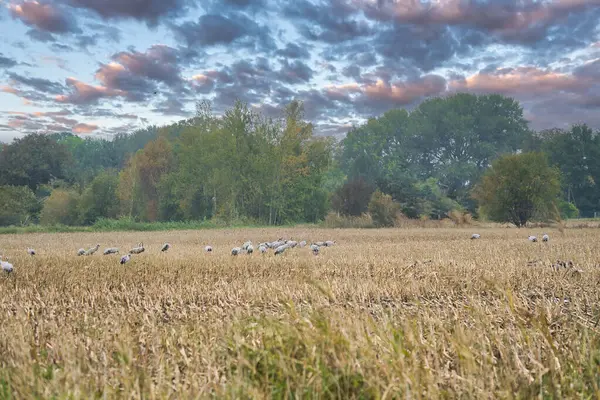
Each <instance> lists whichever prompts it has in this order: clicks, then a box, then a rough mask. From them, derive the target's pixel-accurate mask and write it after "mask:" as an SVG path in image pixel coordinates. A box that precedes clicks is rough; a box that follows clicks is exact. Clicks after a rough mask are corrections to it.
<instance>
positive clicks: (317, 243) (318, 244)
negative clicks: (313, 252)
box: [314, 242, 325, 247]
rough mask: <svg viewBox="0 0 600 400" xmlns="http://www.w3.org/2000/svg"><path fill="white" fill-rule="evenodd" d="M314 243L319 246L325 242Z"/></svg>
mask: <svg viewBox="0 0 600 400" xmlns="http://www.w3.org/2000/svg"><path fill="white" fill-rule="evenodd" d="M314 244H316V245H317V246H319V247H321V246H325V242H316V243H314Z"/></svg>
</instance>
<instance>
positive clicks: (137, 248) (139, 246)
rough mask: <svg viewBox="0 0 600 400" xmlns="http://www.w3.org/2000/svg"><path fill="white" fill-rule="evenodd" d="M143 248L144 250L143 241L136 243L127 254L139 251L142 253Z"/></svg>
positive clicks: (138, 252)
mask: <svg viewBox="0 0 600 400" xmlns="http://www.w3.org/2000/svg"><path fill="white" fill-rule="evenodd" d="M144 250H146V249H145V248H144V244H143V243H138V245H137V246H136V247H134V248H133V249H131V250H129V254H140V253H143V252H144Z"/></svg>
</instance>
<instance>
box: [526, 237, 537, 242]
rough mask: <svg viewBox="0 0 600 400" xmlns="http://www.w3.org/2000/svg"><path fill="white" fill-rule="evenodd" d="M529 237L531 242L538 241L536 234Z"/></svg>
mask: <svg viewBox="0 0 600 400" xmlns="http://www.w3.org/2000/svg"><path fill="white" fill-rule="evenodd" d="M527 239H529V241H531V242H537V238H536V237H535V236H529V237H528V238H527Z"/></svg>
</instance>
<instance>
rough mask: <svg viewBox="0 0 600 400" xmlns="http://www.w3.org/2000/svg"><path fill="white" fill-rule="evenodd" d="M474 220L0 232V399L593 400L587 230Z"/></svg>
mask: <svg viewBox="0 0 600 400" xmlns="http://www.w3.org/2000/svg"><path fill="white" fill-rule="evenodd" d="M476 230H477V231H478V232H479V233H481V235H482V238H481V239H480V240H473V241H472V240H469V237H470V234H471V233H472V232H473V231H474V229H457V228H453V229H407V230H403V229H387V230H373V229H368V230H352V229H348V230H325V229H310V228H291V229H232V230H208V231H170V232H144V233H140V232H127V233H65V234H58V233H57V234H20V235H3V236H2V237H0V251H2V253H3V254H4V255H5V256H8V257H9V258H10V260H11V262H12V263H13V264H14V266H15V273H14V274H12V275H11V276H4V275H3V276H0V293H1V294H2V301H1V302H0V399H5V398H33V397H37V398H52V397H53V396H55V397H56V398H67V397H69V396H72V398H86V399H87V398H94V397H97V398H102V397H105V398H138V399H141V398H144V399H150V398H172V399H180V398H191V397H193V398H205V397H218V398H222V397H227V398H265V397H267V398H298V397H303V398H314V397H317V398H344V399H349V398H400V397H402V398H423V399H436V398H457V397H460V398H537V397H538V396H539V398H573V397H577V398H594V397H596V398H597V397H598V396H600V388H599V386H600V326H599V324H598V320H599V318H600V290H598V287H599V283H600V266H598V263H600V231H598V230H594V229H566V230H565V231H564V234H561V233H559V232H558V231H554V230H551V231H549V232H548V233H549V234H550V237H551V240H550V243H541V242H538V243H531V242H529V241H528V240H527V236H528V235H529V234H536V235H538V237H541V234H542V233H543V231H542V229H526V230H525V229H523V230H517V229H476ZM280 236H287V237H291V238H293V239H297V240H300V239H306V240H309V241H316V240H327V239H331V240H335V241H336V242H337V244H336V246H334V247H331V248H324V249H322V252H321V254H320V255H319V256H318V257H314V256H313V255H312V254H311V253H310V251H309V250H308V248H304V249H292V250H290V251H289V252H287V253H284V254H283V255H282V256H274V255H273V254H272V253H269V254H267V255H264V256H261V255H260V254H256V253H255V254H253V255H251V256H248V255H242V256H238V257H232V256H231V255H230V254H229V252H230V249H231V248H232V247H233V246H234V245H241V243H242V242H244V241H245V240H248V239H251V240H253V241H254V243H258V242H260V241H267V240H274V239H277V238H278V237H280ZM140 241H143V243H144V245H145V246H146V248H147V250H146V252H145V253H143V254H141V255H139V256H134V257H132V261H131V262H130V263H128V264H126V265H124V266H123V265H119V262H118V261H119V256H118V255H114V256H103V255H102V254H101V251H102V250H103V249H104V248H105V247H110V246H117V247H120V248H121V249H122V250H126V249H128V248H130V247H131V246H134V245H135V244H136V243H138V242H140ZM165 241H168V242H170V243H171V244H172V245H173V248H172V249H171V250H170V251H169V252H168V253H166V254H161V253H160V252H159V248H160V246H161V245H162V243H163V242H165ZM96 243H100V245H101V248H100V251H99V252H98V253H96V254H95V255H93V256H90V257H77V256H75V252H76V251H77V249H78V248H80V247H86V248H88V247H91V246H93V245H95V244H96ZM205 244H211V245H213V247H214V253H213V254H205V253H203V251H202V248H203V247H204V245H205ZM28 246H31V247H34V248H35V249H36V250H37V251H38V255H36V256H35V257H29V256H28V255H27V254H26V252H25V250H26V248H27V247H28ZM557 259H560V260H565V261H566V260H572V261H573V263H574V265H575V268H573V270H574V269H578V270H580V271H573V270H561V271H558V272H556V271H554V270H553V269H552V268H550V264H551V263H552V262H555V261H556V260H557ZM534 260H537V262H536V263H533V264H534V265H528V262H530V261H534Z"/></svg>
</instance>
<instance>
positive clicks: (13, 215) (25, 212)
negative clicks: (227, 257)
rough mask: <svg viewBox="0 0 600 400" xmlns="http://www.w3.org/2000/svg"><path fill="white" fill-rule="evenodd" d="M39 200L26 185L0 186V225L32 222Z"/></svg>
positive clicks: (37, 209)
mask: <svg viewBox="0 0 600 400" xmlns="http://www.w3.org/2000/svg"><path fill="white" fill-rule="evenodd" d="M38 212H39V202H38V201H37V199H36V197H35V194H34V193H33V191H32V190H31V189H29V188H28V187H27V186H0V226H7V225H17V224H24V223H26V222H32V220H34V219H35V216H36V214H37V213H38Z"/></svg>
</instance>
